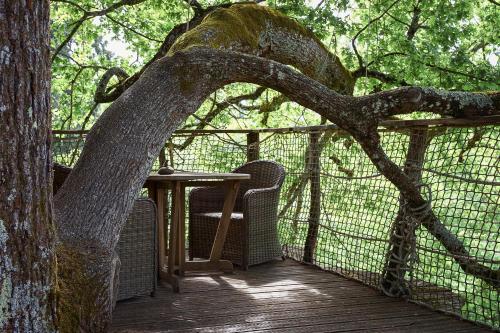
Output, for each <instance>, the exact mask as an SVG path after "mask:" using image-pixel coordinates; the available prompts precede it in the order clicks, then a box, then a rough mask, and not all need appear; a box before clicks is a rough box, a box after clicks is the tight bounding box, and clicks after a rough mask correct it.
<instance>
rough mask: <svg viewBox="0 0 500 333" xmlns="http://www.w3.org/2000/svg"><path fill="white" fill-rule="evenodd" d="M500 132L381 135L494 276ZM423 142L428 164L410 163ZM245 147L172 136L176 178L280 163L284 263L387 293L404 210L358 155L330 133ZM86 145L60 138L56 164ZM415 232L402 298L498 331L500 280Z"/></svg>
mask: <svg viewBox="0 0 500 333" xmlns="http://www.w3.org/2000/svg"><path fill="white" fill-rule="evenodd" d="M254 133H255V132H254ZM499 133H500V128H499V127H498V126H493V125H487V126H474V127H447V126H434V127H426V126H420V127H416V128H414V127H408V126H405V127H404V128H395V129H383V130H380V135H381V140H382V145H383V148H384V150H385V151H386V153H387V155H388V156H389V157H390V158H391V160H392V161H394V162H395V163H397V164H398V165H400V166H401V167H402V168H403V167H404V166H405V164H407V165H408V163H410V164H411V165H412V166H413V169H412V172H413V176H414V177H416V179H417V180H418V183H419V185H420V188H421V192H422V194H423V196H424V197H426V198H427V200H428V202H429V203H430V206H431V208H432V210H433V212H434V213H435V215H436V216H437V217H438V218H439V220H440V221H441V222H442V223H443V224H444V226H445V227H446V228H447V229H448V230H449V231H451V232H452V233H453V234H455V235H456V237H457V238H458V239H459V240H460V241H461V242H462V243H463V245H464V247H465V249H466V250H467V252H468V256H470V259H472V260H474V261H477V262H478V263H480V264H482V265H483V266H485V267H487V268H489V269H491V270H497V271H498V270H499V269H500V236H499V229H500V214H499V212H498V207H499V203H500V193H499V192H500V180H499V177H498V176H499V174H500V153H499V148H498V147H500V144H499ZM417 136H420V145H419V146H418V147H417V150H420V155H419V154H418V152H417V153H416V154H413V155H412V154H411V153H410V154H409V153H408V149H409V147H410V146H412V145H411V144H410V142H416V141H418V139H419V138H417ZM247 137H248V133H245V132H244V131H241V132H227V131H208V132H186V131H184V132H182V133H176V134H175V135H174V136H172V138H171V140H170V141H169V142H168V143H167V144H166V145H165V158H166V160H167V162H168V163H169V165H171V166H173V167H174V168H175V169H176V170H189V171H205V172H228V171H231V170H232V169H234V168H236V167H237V166H239V165H241V164H243V163H245V162H246V161H247V156H250V155H251V156H256V154H255V153H256V151H258V156H259V158H260V159H265V160H273V161H276V162H278V163H280V164H282V165H283V166H284V167H285V169H286V172H287V176H286V179H285V183H284V185H283V188H282V191H281V199H280V207H279V226H278V228H279V233H280V235H279V236H280V241H281V244H282V246H283V251H284V254H285V255H286V256H288V257H290V258H293V259H295V260H298V261H305V262H309V263H311V264H314V265H317V266H319V267H321V268H323V269H325V270H328V271H333V272H337V273H339V274H342V275H343V276H345V277H348V278H352V279H356V280H359V281H361V282H363V283H365V284H367V285H370V286H373V287H375V288H379V289H382V290H383V288H382V287H381V286H382V281H383V280H384V274H387V271H388V269H387V267H388V263H389V262H390V261H391V260H392V259H393V258H394V256H393V254H394V253H393V252H391V249H393V247H394V242H395V239H396V240H397V237H396V238H395V237H393V235H394V234H395V228H397V224H396V223H395V221H397V220H398V218H399V217H400V216H399V217H398V212H400V209H401V207H402V205H404V202H403V201H400V198H399V192H398V190H397V189H396V187H395V186H394V185H393V184H392V183H390V182H389V181H388V180H386V179H385V178H384V177H383V176H382V175H381V174H380V173H379V172H378V170H377V169H376V168H375V167H374V165H373V164H372V163H371V162H370V160H369V159H368V157H367V156H366V154H365V153H364V152H363V151H362V149H361V147H360V146H359V145H358V144H357V143H356V142H355V141H354V140H353V139H352V138H351V137H350V136H349V135H347V134H345V133H343V132H342V131H339V130H338V129H335V128H333V127H332V126H330V127H328V126H325V127H323V128H318V127H314V128H300V129H295V130H294V129H290V130H286V131H280V130H276V131H273V130H266V131H262V132H260V133H259V137H258V141H256V142H253V143H251V144H250V145H249V144H248V142H247ZM254 137H255V136H254ZM415 139H417V140H416V141H415ZM186 140H187V141H186ZM412 140H414V141H412ZM83 143H84V135H82V134H78V133H77V134H71V133H70V132H66V133H61V134H55V135H54V143H53V151H54V161H55V162H59V163H61V164H65V165H71V164H74V163H75V161H76V159H77V158H78V155H79V153H80V151H81V148H82V146H83ZM257 147H258V148H257ZM411 149H413V148H411ZM252 150H253V153H252V154H250V155H249V151H252ZM408 156H411V158H410V161H407V159H408V158H409V157H408ZM418 156H421V158H420V160H419V157H418ZM411 159H414V160H413V161H411ZM415 159H416V161H415ZM157 167H158V164H156V165H155V166H154V169H155V168H157ZM318 184H319V186H317V185H318ZM407 226H408V227H409V228H410V230H409V231H408V230H406V236H405V237H408V239H405V241H406V244H407V245H408V246H407V248H406V251H405V257H404V258H399V259H401V260H403V261H404V265H403V268H401V270H402V271H398V272H397V274H396V275H397V276H398V278H399V279H400V280H401V281H399V283H400V284H401V285H402V287H404V288H403V289H404V292H403V293H402V294H403V295H404V297H407V298H408V299H409V300H411V301H415V302H418V303H423V304H425V305H427V306H430V307H432V308H434V309H437V310H442V311H446V312H450V313H454V314H458V315H460V316H462V317H463V318H466V319H469V320H473V321H476V322H479V323H483V324H486V325H488V326H490V327H493V328H496V329H499V328H500V299H499V290H498V287H497V286H498V283H499V281H498V275H497V276H496V278H495V277H494V281H493V283H487V282H485V281H484V280H483V279H481V278H478V277H476V276H474V275H472V274H468V273H466V272H464V270H463V269H462V268H461V267H460V265H459V264H458V263H457V262H456V260H454V258H455V257H456V256H457V254H456V253H450V252H449V251H447V250H446V248H445V247H444V246H443V245H442V244H441V242H440V241H439V240H437V239H436V238H435V237H434V236H433V235H432V234H431V233H430V232H429V231H428V230H427V229H425V228H424V227H423V226H422V225H420V224H419V223H409V224H408V225H407ZM391 253H392V255H391ZM396 257H397V256H396ZM398 267H399V266H398ZM495 279H496V280H495ZM490 282H491V281H490ZM495 283H496V286H495Z"/></svg>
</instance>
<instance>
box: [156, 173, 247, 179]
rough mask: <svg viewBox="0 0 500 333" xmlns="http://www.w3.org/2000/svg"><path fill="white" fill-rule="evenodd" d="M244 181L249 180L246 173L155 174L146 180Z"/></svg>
mask: <svg viewBox="0 0 500 333" xmlns="http://www.w3.org/2000/svg"><path fill="white" fill-rule="evenodd" d="M206 179H210V180H246V179H250V175H249V174H247V173H208V172H174V173H173V174H170V175H160V174H158V173H157V172H153V173H150V174H149V177H148V180H152V181H169V180H184V181H189V180H206Z"/></svg>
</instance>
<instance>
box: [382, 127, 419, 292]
mask: <svg viewBox="0 0 500 333" xmlns="http://www.w3.org/2000/svg"><path fill="white" fill-rule="evenodd" d="M427 147H428V140H427V129H426V128H423V129H414V130H412V131H411V134H410V143H409V145H408V153H407V154H406V162H405V167H404V172H405V173H406V174H407V175H408V177H409V178H410V179H411V180H412V181H413V182H414V183H415V184H416V185H417V186H420V183H421V181H422V168H423V166H424V157H425V151H426V150H427ZM419 223H420V221H418V220H417V219H416V218H415V217H414V216H413V214H412V212H411V209H410V208H409V207H408V203H407V201H406V200H405V199H404V198H403V197H400V198H399V211H398V215H397V217H396V220H395V221H394V224H393V226H392V231H391V237H390V244H391V245H390V247H391V248H390V250H389V251H388V253H387V261H386V263H385V267H384V272H383V274H382V275H383V277H382V282H381V286H382V290H383V291H384V292H385V293H386V294H387V295H389V296H397V297H401V296H408V295H409V289H408V286H407V283H406V281H405V277H406V273H407V272H408V271H410V270H411V260H412V258H411V256H412V255H413V253H412V252H413V251H415V245H416V244H415V242H416V239H415V229H416V227H417V226H418V224H419Z"/></svg>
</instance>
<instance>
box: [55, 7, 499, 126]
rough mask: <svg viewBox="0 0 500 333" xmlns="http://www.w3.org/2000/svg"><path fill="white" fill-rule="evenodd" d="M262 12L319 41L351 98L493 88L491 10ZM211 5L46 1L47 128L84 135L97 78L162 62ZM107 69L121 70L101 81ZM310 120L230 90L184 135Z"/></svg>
mask: <svg viewBox="0 0 500 333" xmlns="http://www.w3.org/2000/svg"><path fill="white" fill-rule="evenodd" d="M262 5H265V6H269V7H270V8H276V9H278V10H279V11H281V12H282V13H284V14H286V15H288V16H290V17H292V18H294V19H296V20H297V21H298V22H299V23H301V24H302V25H303V26H305V27H306V28H307V29H308V30H310V31H311V32H313V33H314V34H315V35H316V36H318V37H319V38H321V40H322V41H323V43H324V44H325V45H326V47H327V48H328V49H329V51H330V52H331V53H332V54H333V55H336V56H338V57H339V59H340V61H341V63H342V64H343V65H344V66H345V67H346V68H347V69H348V70H350V71H351V72H352V73H353V76H354V78H355V79H356V83H355V90H354V94H355V95H366V94H368V93H371V92H376V91H381V90H387V89H390V88H395V87H398V86H403V85H418V86H429V87H438V88H443V89H447V90H463V91H487V90H498V88H499V85H498V83H499V82H500V80H499V79H500V72H499V69H498V65H497V64H498V52H499V46H498V41H497V38H496V37H497V36H496V32H495V26H498V25H499V24H500V22H499V15H498V6H497V5H496V4H495V3H494V2H489V1H482V2H480V3H476V2H473V1H457V2H447V1H445V2H443V1H420V0H415V1H380V0H378V1H347V0H328V1H297V0H293V1H290V0H287V1H267V2H263V3H262ZM217 6H227V5H224V2H222V1H199V2H197V1H180V0H179V1H169V2H165V1H154V0H149V1H140V0H135V1H126V0H123V1H90V0H89V1H80V2H78V3H75V2H71V1H61V0H59V1H57V0H56V1H53V2H52V8H51V9H52V14H51V16H52V34H53V36H52V49H53V59H52V61H53V62H52V72H53V81H52V87H53V89H52V97H53V98H52V101H53V103H52V109H53V115H54V116H53V127H54V128H55V129H82V128H84V129H89V128H90V126H91V125H92V124H93V123H94V121H95V119H96V118H97V117H98V116H99V115H100V114H101V113H102V111H103V110H104V109H105V107H106V102H103V103H96V102H95V101H94V96H95V92H96V88H97V87H98V86H99V84H100V83H102V82H101V79H102V77H103V76H106V78H107V80H109V79H111V82H109V83H107V87H113V85H114V84H117V83H118V81H119V80H124V79H125V78H126V77H127V76H129V75H133V74H134V73H137V72H140V71H141V69H142V68H143V67H144V66H145V65H147V64H148V63H149V62H150V60H152V59H156V58H158V57H159V56H160V55H165V54H166V51H167V50H163V48H165V45H167V44H169V43H170V45H171V43H172V42H173V41H172V37H178V36H179V35H180V34H181V33H183V32H185V31H187V30H189V29H191V28H192V27H194V26H195V25H197V24H198V23H199V22H197V20H195V19H194V18H196V16H200V18H202V17H203V16H205V14H207V13H209V12H210V11H211V9H213V7H217ZM190 20H191V24H189V22H190ZM186 22H188V23H187V24H186ZM175 27H177V30H178V31H177V32H176V31H174V30H175V29H174V28H175ZM172 29H174V30H172ZM169 32H170V34H169ZM169 38H170V39H171V40H170V41H169V40H168V39H169ZM155 55H156V57H155ZM113 68H121V70H118V69H115V70H111V71H110V72H107V74H106V75H104V74H105V73H106V71H107V70H109V69H113ZM117 73H118V74H117ZM113 74H114V75H113ZM106 82H107V81H106ZM115 98H116V97H115ZM101 100H102V99H101ZM112 100H113V98H111V99H110V100H108V101H112ZM222 109H226V110H228V111H226V112H221V111H222ZM252 111H258V112H252ZM319 121H320V120H319V119H318V117H317V115H316V114H314V113H311V112H308V111H307V110H304V109H303V108H302V107H298V106H297V105H296V104H295V103H290V102H287V99H286V98H284V97H283V96H281V95H280V94H278V93H276V92H275V91H271V90H269V89H266V90H264V89H257V88H255V87H253V86H251V85H248V84H237V85H232V86H230V87H226V88H225V89H223V90H220V91H218V92H217V93H215V94H214V95H213V96H212V97H211V98H210V99H209V100H208V101H207V102H206V103H205V104H204V105H203V107H201V108H200V110H198V111H197V113H196V115H194V116H192V117H190V118H189V119H188V120H187V122H186V124H185V125H184V126H185V127H186V128H195V127H198V128H200V127H204V126H206V123H211V124H212V125H213V126H216V127H223V128H225V127H265V126H271V127H272V126H274V127H276V126H290V125H307V124H317V123H318V122H319Z"/></svg>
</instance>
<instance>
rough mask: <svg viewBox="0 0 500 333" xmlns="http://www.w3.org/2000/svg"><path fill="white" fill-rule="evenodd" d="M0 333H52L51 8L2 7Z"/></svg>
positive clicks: (20, 3)
mask: <svg viewBox="0 0 500 333" xmlns="http://www.w3.org/2000/svg"><path fill="white" fill-rule="evenodd" d="M0 73H1V74H0V151H1V155H0V183H1V186H0V331H1V332H43V333H44V332H53V331H55V330H56V328H55V322H56V315H55V283H56V282H55V281H56V279H55V253H54V244H55V241H54V239H55V238H54V229H55V228H54V224H53V220H52V175H51V170H52V167H51V157H50V140H51V138H50V113H49V112H50V56H49V2H48V1H46V0H40V1H24V0H0Z"/></svg>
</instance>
